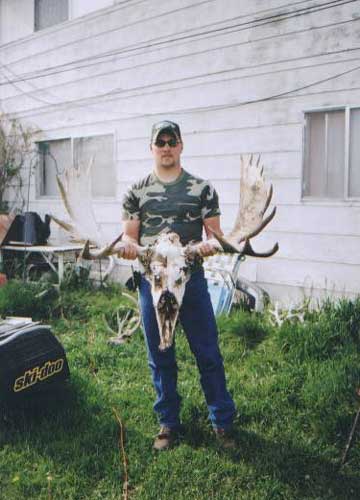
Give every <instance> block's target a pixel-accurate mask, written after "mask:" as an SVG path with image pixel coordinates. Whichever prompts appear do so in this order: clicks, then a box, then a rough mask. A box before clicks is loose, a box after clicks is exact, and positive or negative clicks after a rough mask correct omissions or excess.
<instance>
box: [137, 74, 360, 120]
mask: <svg viewBox="0 0 360 500" xmlns="http://www.w3.org/2000/svg"><path fill="white" fill-rule="evenodd" d="M359 69H360V66H356V67H354V68H351V69H349V70H347V71H343V72H341V73H337V74H335V75H332V76H331V77H328V78H324V79H320V80H316V81H314V82H311V83H310V84H307V85H303V86H300V87H296V88H294V89H290V90H287V91H284V92H281V93H278V94H273V95H270V96H266V97H263V98H259V99H253V100H248V101H242V102H237V103H232V104H224V105H213V106H203V107H193V108H187V109H178V110H176V109H175V110H172V111H170V112H169V114H171V115H182V114H192V113H195V112H212V111H219V110H223V109H231V108H237V107H241V106H245V105H249V104H255V103H260V102H266V101H270V100H275V99H279V98H281V97H285V96H291V94H294V93H296V92H299V91H300V90H305V89H307V88H311V87H314V86H316V85H320V84H322V83H325V82H328V81H331V80H334V79H337V78H340V77H341V76H345V75H347V74H350V73H352V72H355V71H357V70H359ZM292 97H294V96H292ZM161 114H163V113H162V112H155V113H141V114H140V113H137V114H133V117H136V118H139V117H142V118H143V117H147V116H157V115H161Z"/></svg>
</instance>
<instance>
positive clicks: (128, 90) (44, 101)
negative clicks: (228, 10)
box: [4, 20, 354, 116]
mask: <svg viewBox="0 0 360 500" xmlns="http://www.w3.org/2000/svg"><path fill="white" fill-rule="evenodd" d="M352 21H354V20H352ZM349 50H354V49H349ZM345 51H347V49H345ZM324 55H328V54H324ZM312 57H316V56H312ZM265 64H270V63H265ZM5 67H6V66H5ZM7 69H8V70H9V71H11V72H12V70H10V69H9V68H7ZM231 71H233V70H231ZM351 71H354V70H350V72H351ZM224 72H226V70H224ZM12 73H13V74H14V72H12ZM347 73H348V71H347V72H345V73H340V74H339V75H335V76H334V77H331V78H330V79H333V78H337V77H338V76H341V75H342V74H347ZM4 76H5V78H6V79H7V80H8V82H9V83H11V84H14V82H12V81H11V80H10V79H9V78H8V77H7V75H4ZM200 76H201V75H196V76H195V77H191V78H190V79H193V78H199V77H200ZM203 76H208V75H207V74H206V75H203ZM328 80H329V79H325V81H328ZM321 82H322V81H319V82H315V83H312V84H310V85H307V86H305V87H301V88H298V89H293V90H290V91H288V92H285V93H283V94H279V95H277V96H270V97H268V98H265V99H261V100H260V101H263V100H267V99H273V98H276V97H279V96H281V95H286V94H287V93H293V92H296V91H298V90H301V89H302V88H307V87H309V86H313V85H316V84H318V83H321ZM167 83H168V82H167ZM155 85H156V84H152V85H150V87H152V86H155ZM32 86H33V85H32ZM14 87H15V88H16V89H17V90H18V91H19V92H21V93H22V94H24V95H26V96H27V97H30V98H33V99H35V100H37V101H39V102H41V103H44V104H47V105H51V106H56V105H60V106H64V105H67V104H69V105H70V107H71V106H74V105H76V103H77V102H79V100H71V101H63V102H59V103H53V102H49V101H46V100H44V99H42V98H40V97H34V96H32V95H30V93H27V92H24V91H23V90H22V89H21V88H19V87H18V86H16V85H14ZM33 87H35V86H33ZM146 87H149V86H143V87H137V88H133V89H127V90H126V91H123V90H121V89H120V90H119V89H113V90H111V91H109V92H106V93H104V94H101V95H96V96H92V97H89V98H87V99H98V98H101V97H106V96H108V95H115V94H118V93H121V92H130V91H134V90H135V91H136V90H140V89H142V88H146ZM35 89H36V90H38V91H41V90H43V89H38V88H37V87H35ZM166 90H168V89H163V91H166ZM49 95H50V93H49ZM54 97H55V98H58V97H57V96H54ZM252 102H259V100H255V101H247V102H244V103H239V104H236V105H231V106H229V105H225V108H227V107H233V106H237V105H243V104H250V103H252ZM90 105H91V106H92V107H93V106H94V105H93V104H90ZM80 106H83V104H80ZM194 109H196V108H194ZM199 109H201V110H206V109H207V108H206V107H204V108H199ZM210 109H217V107H210ZM220 109H224V107H223V106H221V107H220ZM178 112H179V111H178ZM124 114H127V115H128V116H139V114H130V113H124Z"/></svg>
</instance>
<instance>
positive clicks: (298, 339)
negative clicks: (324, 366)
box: [278, 298, 360, 362]
mask: <svg viewBox="0 0 360 500" xmlns="http://www.w3.org/2000/svg"><path fill="white" fill-rule="evenodd" d="M278 339H279V342H280V346H281V348H282V349H283V350H284V351H285V352H286V355H287V357H289V358H291V359H292V360H293V361H297V362H303V361H305V360H309V359H318V360H326V359H328V358H329V357H330V358H331V357H333V356H336V355H337V354H338V353H339V352H344V353H349V352H354V353H355V352H359V348H360V298H358V299H356V300H355V301H350V300H341V301H339V302H337V303H331V302H329V301H328V302H326V303H325V304H324V305H323V307H322V308H321V310H320V311H319V312H318V313H314V314H312V315H310V317H309V318H308V320H307V321H305V322H304V323H296V324H292V323H289V322H285V323H283V324H282V326H281V327H280V329H279V335H278Z"/></svg>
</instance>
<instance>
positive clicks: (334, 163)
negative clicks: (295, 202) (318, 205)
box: [302, 108, 360, 199]
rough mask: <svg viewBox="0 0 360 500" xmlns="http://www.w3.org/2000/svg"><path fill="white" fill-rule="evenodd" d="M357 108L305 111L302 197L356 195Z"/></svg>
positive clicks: (359, 169)
mask: <svg viewBox="0 0 360 500" xmlns="http://www.w3.org/2000/svg"><path fill="white" fill-rule="evenodd" d="M359 136H360V108H352V109H350V108H346V109H336V110H329V111H314V112H308V113H305V135H304V138H305V141H304V172H303V186H302V194H303V196H309V197H313V198H331V199H349V198H359V197H360V144H359V141H357V140H356V138H357V137H359Z"/></svg>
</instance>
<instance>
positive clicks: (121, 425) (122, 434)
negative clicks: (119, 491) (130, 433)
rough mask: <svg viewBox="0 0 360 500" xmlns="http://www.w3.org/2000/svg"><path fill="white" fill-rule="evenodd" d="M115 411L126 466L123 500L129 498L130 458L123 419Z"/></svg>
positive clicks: (120, 446) (124, 465)
mask: <svg viewBox="0 0 360 500" xmlns="http://www.w3.org/2000/svg"><path fill="white" fill-rule="evenodd" d="M113 412H114V414H115V417H116V420H117V422H118V424H119V428H120V435H119V448H120V451H121V456H122V462H123V467H124V484H123V500H128V498H129V473H128V463H129V461H128V458H127V455H126V452H125V446H124V427H123V424H122V421H121V418H120V416H119V414H118V413H117V411H116V409H115V408H113Z"/></svg>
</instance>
